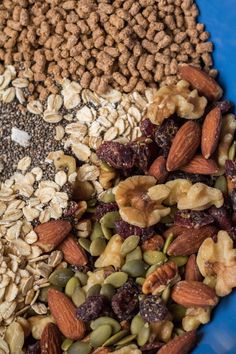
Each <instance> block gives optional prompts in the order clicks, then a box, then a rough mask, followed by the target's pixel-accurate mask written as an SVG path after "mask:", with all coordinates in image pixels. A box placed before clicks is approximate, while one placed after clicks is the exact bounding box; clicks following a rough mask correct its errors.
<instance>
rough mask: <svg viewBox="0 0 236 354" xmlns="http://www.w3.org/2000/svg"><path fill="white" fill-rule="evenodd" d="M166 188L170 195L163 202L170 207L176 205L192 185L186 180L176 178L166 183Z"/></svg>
mask: <svg viewBox="0 0 236 354" xmlns="http://www.w3.org/2000/svg"><path fill="white" fill-rule="evenodd" d="M166 186H167V187H168V188H169V189H170V193H169V196H168V198H167V199H166V200H165V204H166V205H169V206H171V205H175V204H177V203H178V201H179V200H180V199H181V198H182V197H185V196H186V194H187V193H188V191H189V189H190V188H191V187H192V183H191V182H190V181H188V180H187V179H182V178H178V179H175V180H174V181H169V182H166Z"/></svg>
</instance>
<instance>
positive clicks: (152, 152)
mask: <svg viewBox="0 0 236 354" xmlns="http://www.w3.org/2000/svg"><path fill="white" fill-rule="evenodd" d="M129 146H130V147H131V149H132V150H133V152H134V156H135V161H134V166H135V167H137V168H140V169H141V170H143V171H147V169H148V167H149V166H150V164H151V163H152V161H153V160H154V159H155V157H156V156H157V146H156V144H155V143H153V142H152V140H150V139H143V138H141V139H140V140H137V141H134V142H132V143H130V144H129Z"/></svg>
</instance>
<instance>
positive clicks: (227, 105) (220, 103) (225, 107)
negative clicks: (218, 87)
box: [213, 100, 233, 114]
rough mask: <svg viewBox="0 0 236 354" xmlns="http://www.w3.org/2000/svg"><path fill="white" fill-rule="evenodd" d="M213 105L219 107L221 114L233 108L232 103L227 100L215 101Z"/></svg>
mask: <svg viewBox="0 0 236 354" xmlns="http://www.w3.org/2000/svg"><path fill="white" fill-rule="evenodd" d="M213 106H214V107H219V108H220V110H221V113H222V114H225V113H228V112H229V111H230V110H231V109H232V108H233V103H232V102H230V101H229V100H224V101H218V102H215V103H214V105H213Z"/></svg>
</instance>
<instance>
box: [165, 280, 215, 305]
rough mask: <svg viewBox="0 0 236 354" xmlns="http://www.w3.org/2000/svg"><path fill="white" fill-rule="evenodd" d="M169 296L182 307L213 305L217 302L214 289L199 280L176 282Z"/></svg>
mask: <svg viewBox="0 0 236 354" xmlns="http://www.w3.org/2000/svg"><path fill="white" fill-rule="evenodd" d="M171 297H172V300H174V301H175V302H176V303H177V304H179V305H182V306H184V307H194V306H196V307H206V306H215V305H216V304H217V302H218V298H217V296H216V293H215V290H214V289H212V288H210V287H209V286H208V285H206V284H204V283H202V282H199V281H186V280H182V281H180V282H178V283H177V284H176V285H175V286H174V288H173V290H172V294H171Z"/></svg>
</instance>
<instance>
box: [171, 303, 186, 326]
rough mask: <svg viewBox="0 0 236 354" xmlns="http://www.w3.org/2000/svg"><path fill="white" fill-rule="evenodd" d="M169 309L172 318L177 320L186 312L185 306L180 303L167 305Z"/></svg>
mask: <svg viewBox="0 0 236 354" xmlns="http://www.w3.org/2000/svg"><path fill="white" fill-rule="evenodd" d="M169 310H170V312H171V314H172V315H173V317H174V320H175V321H177V322H179V321H181V320H182V318H183V317H184V316H185V314H186V308H185V307H183V306H182V305H178V304H172V305H170V306H169Z"/></svg>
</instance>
